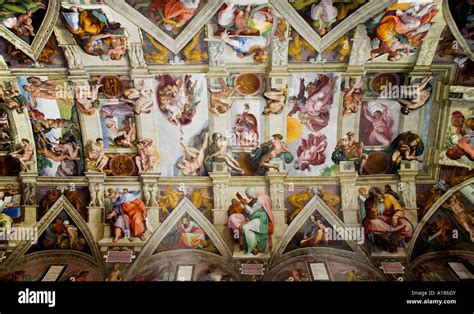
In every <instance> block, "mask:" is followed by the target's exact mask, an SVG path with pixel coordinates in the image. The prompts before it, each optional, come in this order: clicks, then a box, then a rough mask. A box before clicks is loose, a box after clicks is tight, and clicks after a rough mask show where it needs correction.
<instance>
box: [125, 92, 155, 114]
mask: <svg viewBox="0 0 474 314" xmlns="http://www.w3.org/2000/svg"><path fill="white" fill-rule="evenodd" d="M152 94H153V90H151V89H144V88H142V89H141V90H138V89H136V88H130V89H127V90H126V91H125V92H124V95H125V97H127V98H126V99H122V101H123V102H126V103H129V104H131V105H132V106H133V108H134V110H135V113H136V114H140V113H145V114H147V113H150V112H151V108H152V107H153V100H152V97H151V95H152Z"/></svg>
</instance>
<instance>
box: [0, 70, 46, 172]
mask: <svg viewBox="0 0 474 314" xmlns="http://www.w3.org/2000/svg"><path fill="white" fill-rule="evenodd" d="M7 82H8V83H9V84H11V85H12V86H13V87H14V88H15V89H16V90H17V91H19V90H20V87H19V86H18V82H17V81H16V78H15V77H14V76H12V77H11V78H10V79H8V80H2V81H1V83H2V85H3V86H5V85H6V84H5V83H7ZM4 109H5V110H6V111H7V113H8V118H9V121H10V123H11V126H10V127H11V128H12V130H13V133H14V144H13V146H15V145H17V144H18V143H20V142H21V139H23V138H26V139H27V140H29V141H30V145H31V146H33V147H34V161H35V162H34V163H33V164H32V165H30V169H31V172H37V171H38V170H37V169H38V167H37V164H38V163H37V160H38V158H37V157H38V156H37V152H36V141H35V138H34V135H33V127H32V126H31V121H30V117H29V115H28V109H27V108H23V112H22V113H18V112H16V110H14V109H8V108H6V107H5V108H4Z"/></svg>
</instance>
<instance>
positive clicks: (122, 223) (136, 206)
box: [106, 189, 147, 243]
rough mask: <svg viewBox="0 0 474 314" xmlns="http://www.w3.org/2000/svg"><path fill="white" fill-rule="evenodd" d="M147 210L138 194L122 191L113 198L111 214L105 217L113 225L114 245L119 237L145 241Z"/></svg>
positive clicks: (126, 190)
mask: <svg viewBox="0 0 474 314" xmlns="http://www.w3.org/2000/svg"><path fill="white" fill-rule="evenodd" d="M146 214H147V208H146V206H145V203H143V201H142V200H141V199H140V196H139V192H129V191H128V189H123V190H122V192H119V193H117V195H116V196H115V197H114V204H113V208H112V212H111V213H110V214H108V215H107V216H106V219H111V220H112V221H113V225H114V239H113V242H114V243H116V242H117V241H118V240H119V239H120V238H121V237H126V238H127V239H129V240H130V241H132V237H138V238H140V240H142V241H145V231H146V230H147V229H146V223H145V218H146Z"/></svg>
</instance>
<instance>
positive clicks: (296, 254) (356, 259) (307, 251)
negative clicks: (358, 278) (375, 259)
mask: <svg viewBox="0 0 474 314" xmlns="http://www.w3.org/2000/svg"><path fill="white" fill-rule="evenodd" d="M312 257H314V259H318V260H321V261H334V262H340V263H346V264H349V265H354V266H356V267H358V268H361V269H364V270H366V271H367V272H369V273H371V274H374V275H375V277H376V278H375V279H376V280H380V281H386V280H387V279H386V278H385V277H384V275H383V274H382V273H381V271H380V270H379V269H377V268H376V267H374V266H373V265H372V264H371V263H367V261H366V260H365V259H364V258H363V257H361V256H360V255H359V254H357V253H354V252H349V251H343V250H338V249H333V248H323V247H321V248H320V247H314V248H304V249H299V250H295V251H291V252H289V253H287V254H285V255H284V256H282V258H280V259H279V260H278V262H277V263H274V264H272V266H271V268H270V270H269V271H268V272H267V273H266V274H265V276H264V279H263V280H264V281H271V280H272V279H274V278H275V277H276V276H277V275H278V274H279V273H280V272H281V271H282V270H283V269H284V268H285V267H287V266H289V265H291V264H293V263H295V262H298V261H308V260H310V259H312Z"/></svg>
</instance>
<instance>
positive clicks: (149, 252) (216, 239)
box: [128, 198, 237, 273]
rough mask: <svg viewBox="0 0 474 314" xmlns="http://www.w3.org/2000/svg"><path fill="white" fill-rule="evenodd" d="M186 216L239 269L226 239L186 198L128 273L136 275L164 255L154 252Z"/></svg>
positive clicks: (160, 228)
mask: <svg viewBox="0 0 474 314" xmlns="http://www.w3.org/2000/svg"><path fill="white" fill-rule="evenodd" d="M184 214H188V215H189V216H190V217H191V218H193V219H194V220H195V221H196V223H198V224H199V226H200V227H201V228H202V229H203V230H204V231H205V232H206V234H207V236H208V237H209V238H210V239H211V241H213V243H214V245H215V246H216V248H217V250H218V251H219V252H220V254H221V256H222V258H223V259H224V261H226V262H228V263H230V264H232V265H233V266H234V267H237V266H236V264H235V261H234V260H233V259H232V253H231V252H230V250H229V248H228V247H227V245H226V243H225V241H224V239H222V237H221V236H220V235H219V232H218V231H217V230H216V228H215V227H214V225H213V224H211V223H210V221H209V220H207V218H206V217H205V216H204V215H203V214H202V213H201V212H200V211H199V209H197V208H196V207H195V206H194V205H193V203H192V202H191V201H190V200H189V199H187V198H184V199H183V200H182V201H181V202H180V203H179V204H178V206H176V208H175V209H174V210H173V211H172V212H171V214H170V215H169V216H168V218H167V219H166V220H165V222H164V223H162V224H161V225H160V226H159V227H158V229H156V231H155V232H154V233H153V234H152V236H151V237H150V239H149V240H148V242H147V243H146V245H145V247H144V248H143V250H142V252H141V254H140V255H139V256H138V258H137V260H136V261H135V263H133V265H132V266H131V267H130V269H129V271H128V273H134V272H135V271H136V270H137V269H141V268H142V267H144V266H145V265H147V264H148V260H149V259H150V258H153V256H156V255H160V254H163V253H158V254H154V252H155V250H156V249H157V247H158V245H160V243H161V242H162V241H163V239H164V238H165V237H166V236H167V235H168V233H169V232H170V231H171V230H172V229H173V228H174V227H175V226H176V224H177V223H178V222H179V220H180V219H181V217H182V216H183V215H184ZM186 251H193V250H186Z"/></svg>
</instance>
